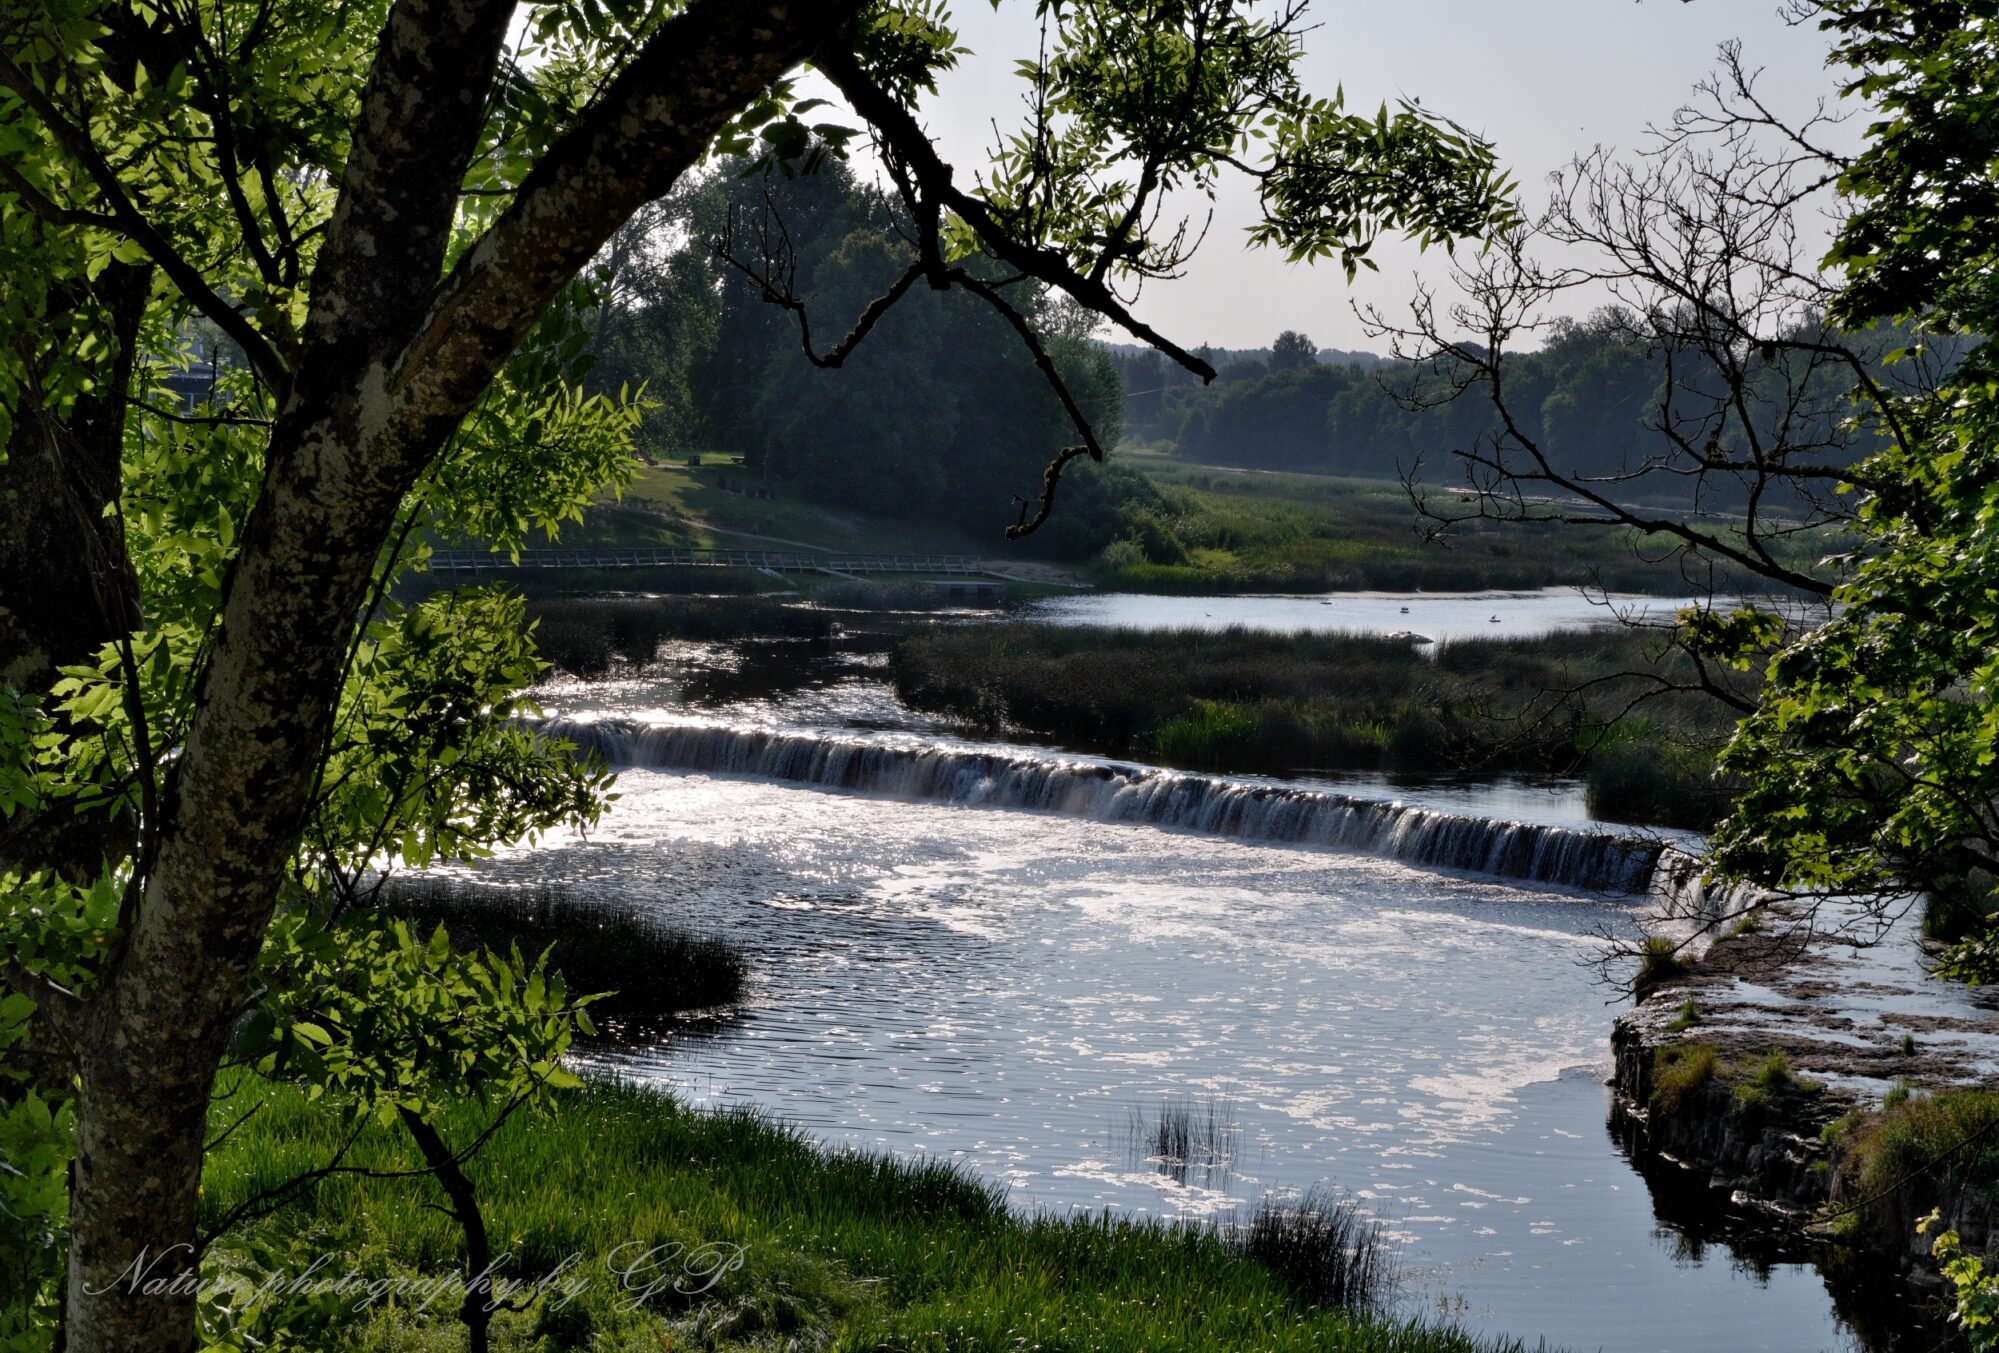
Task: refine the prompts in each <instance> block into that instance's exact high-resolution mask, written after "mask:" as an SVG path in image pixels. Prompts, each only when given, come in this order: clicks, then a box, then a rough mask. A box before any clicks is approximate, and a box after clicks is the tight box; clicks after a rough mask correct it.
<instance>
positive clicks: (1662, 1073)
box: [1652, 1043, 1721, 1114]
mask: <svg viewBox="0 0 1999 1353" xmlns="http://www.w3.org/2000/svg"><path fill="white" fill-rule="evenodd" d="M1720 1072H1721V1054H1720V1053H1719V1052H1717V1051H1716V1050H1715V1047H1714V1045H1713V1044H1712V1043H1675V1044H1672V1045H1670V1046H1667V1047H1662V1048H1658V1049H1655V1050H1654V1052H1653V1054H1652V1107H1653V1108H1654V1109H1659V1110H1663V1111H1664V1112H1666V1113H1669V1114H1670V1113H1677V1112H1679V1110H1680V1107H1681V1106H1682V1105H1684V1104H1686V1103H1687V1102H1688V1101H1689V1100H1690V1099H1692V1098H1693V1097H1694V1095H1695V1094H1697V1093H1699V1092H1700V1091H1701V1090H1702V1089H1704V1088H1705V1087H1706V1086H1707V1085H1708V1084H1709V1082H1711V1081H1713V1080H1714V1079H1715V1077H1716V1076H1717V1075H1719V1074H1720Z"/></svg>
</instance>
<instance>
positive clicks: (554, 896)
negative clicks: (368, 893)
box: [375, 875, 750, 1015]
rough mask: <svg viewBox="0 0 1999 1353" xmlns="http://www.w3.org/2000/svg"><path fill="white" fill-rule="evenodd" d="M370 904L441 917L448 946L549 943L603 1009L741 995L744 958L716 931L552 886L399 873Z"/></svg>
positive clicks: (680, 1005) (576, 986)
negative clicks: (504, 884)
mask: <svg viewBox="0 0 1999 1353" xmlns="http://www.w3.org/2000/svg"><path fill="white" fill-rule="evenodd" d="M375 905H376V907H377V908H378V909H379V910H380V911H382V912H384V913H385V914H387V915H390V916H397V917H402V918H405V919H407V920H410V921H412V922H415V923H417V924H419V925H422V926H425V927H430V926H437V925H442V926H443V927H444V928H445V931H446V933H447V934H449V935H450V937H451V942H452V943H453V944H454V945H459V946H468V947H483V948H491V949H496V950H500V951H503V952H504V951H505V950H506V949H507V947H508V946H510V945H519V946H520V949H521V952H522V953H523V954H530V955H532V954H538V953H540V952H541V951H542V950H544V949H547V950H549V951H550V953H549V966H550V967H551V968H553V969H555V970H556V971H558V972H560V973H561V974H562V976H563V980H564V981H566V982H567V983H568V985H569V989H570V991H571V992H572V993H574V994H576V995H579V996H580V995H586V994H590V993H597V992H601V993H604V995H603V997H602V999H600V1000H599V1001H598V1002H596V1004H595V1005H594V1006H593V1007H592V1008H593V1009H594V1010H597V1011H598V1012H600V1013H603V1014H608V1015H666V1014H673V1013H675V1012H679V1011H687V1010H706V1009H712V1008H714V1007H716V1006H724V1005H734V1004H736V1003H737V1002H739V1001H741V1000H742V998H743V994H744V992H745V990H746V989H747V987H748V985H749V975H750V964H749V959H748V956H747V955H745V954H744V952H743V951H742V949H741V948H739V947H738V946H736V945H735V944H732V943H731V942H729V941H728V940H725V939H723V938H721V937H719V936H715V935H706V934H701V933H699V932H697V931H693V930H690V929H688V928H686V927H684V926H678V925H674V924H672V923H671V922H668V921H666V920H663V919H661V918H659V917H657V916H654V915H651V914H648V913H647V912H645V911H643V910H640V909H639V908H636V907H633V906H629V905H621V904H619V903H617V902H615V901H612V900H601V899H591V898H585V897H583V896H580V895H578V894H576V893H574V892H572V891H571V890H570V889H567V888H564V887H561V886H559V885H555V884H537V885H534V886H532V887H526V888H506V887H494V886H484V885H479V884H469V883H463V882H461V881H459V880H457V879H452V878H446V877H440V876H436V875H417V876H413V877H412V876H407V875H397V876H394V877H392V878H390V879H388V880H387V881H385V882H384V883H383V885H382V887H381V889H380V891H379V892H378V893H377V894H376V899H375Z"/></svg>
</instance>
